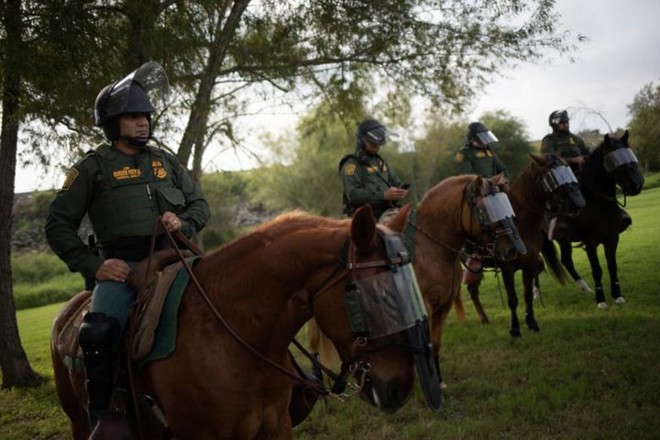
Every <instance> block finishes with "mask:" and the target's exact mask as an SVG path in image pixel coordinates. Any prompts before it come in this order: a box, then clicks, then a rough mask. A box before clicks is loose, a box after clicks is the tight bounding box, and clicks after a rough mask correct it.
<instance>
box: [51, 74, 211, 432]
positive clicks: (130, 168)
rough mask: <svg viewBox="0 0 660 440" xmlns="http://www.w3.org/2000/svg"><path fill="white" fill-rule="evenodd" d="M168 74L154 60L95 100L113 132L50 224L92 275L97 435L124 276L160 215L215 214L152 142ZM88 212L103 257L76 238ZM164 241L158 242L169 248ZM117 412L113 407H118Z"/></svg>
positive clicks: (125, 292) (87, 344)
mask: <svg viewBox="0 0 660 440" xmlns="http://www.w3.org/2000/svg"><path fill="white" fill-rule="evenodd" d="M167 88H168V81H167V75H166V74H165V72H164V70H163V69H162V67H161V66H160V65H158V64H157V63H153V62H151V63H147V64H145V65H143V66H141V67H140V68H139V69H137V70H136V71H134V72H132V73H131V74H129V75H128V76H126V77H125V78H123V79H121V80H120V81H116V82H114V83H112V84H109V85H108V86H106V87H104V88H103V89H102V90H101V91H100V93H99V94H98V96H97V98H96V102H95V104H94V117H95V121H96V125H98V126H101V127H102V128H103V133H104V134H105V137H106V138H107V140H108V143H107V144H103V145H100V146H99V147H97V148H96V149H95V150H93V151H90V152H88V153H87V154H86V155H85V157H84V158H83V159H81V160H80V161H78V162H77V163H76V164H75V165H73V167H72V168H71V169H70V170H69V173H68V175H67V177H66V179H65V181H64V184H63V186H62V188H61V189H60V190H59V191H58V193H57V195H56V197H55V199H54V200H53V201H52V203H51V205H50V210H49V214H48V218H47V220H46V226H45V232H46V237H47V239H48V243H49V245H50V246H51V248H52V249H53V251H54V252H55V253H56V254H57V255H58V256H59V257H60V258H61V259H62V260H63V261H64V262H65V263H66V264H67V266H68V267H69V269H70V270H71V271H73V272H80V273H81V274H82V275H83V276H85V278H92V279H94V280H95V281H96V286H95V287H94V290H93V292H92V301H91V306H90V311H89V313H87V314H86V315H85V317H84V320H83V324H82V325H81V327H80V331H79V342H80V346H81V348H82V351H83V361H84V366H85V375H86V378H87V391H88V394H89V414H90V422H91V425H92V427H93V426H94V425H95V424H96V422H97V421H99V420H100V421H101V423H99V424H98V425H97V426H96V428H95V430H94V432H93V433H92V438H96V436H97V435H101V436H102V434H99V432H100V431H102V429H103V428H101V426H102V425H103V421H104V419H105V416H106V415H107V414H108V413H110V411H107V410H108V407H109V405H110V402H111V399H112V396H113V392H114V387H115V382H116V379H117V371H118V364H119V362H118V361H119V357H120V354H121V352H122V350H121V347H122V345H123V336H122V335H123V334H124V330H125V329H126V327H127V321H128V314H129V308H130V306H131V304H132V303H133V302H134V300H135V292H134V291H133V290H132V289H131V288H130V286H129V285H128V284H127V283H126V279H127V277H128V275H129V274H130V272H131V270H132V268H133V267H134V266H135V265H136V264H137V262H139V261H140V260H142V259H144V258H146V257H147V256H148V255H149V250H150V244H151V234H152V230H153V226H154V223H155V220H156V219H157V218H158V217H159V216H161V218H162V220H163V222H164V223H165V224H166V225H167V228H168V229H169V230H170V231H177V230H181V231H182V232H183V233H184V234H186V235H187V236H188V237H192V236H193V235H194V234H196V233H197V232H199V231H200V230H201V229H202V228H203V227H204V225H205V224H206V222H207V221H208V219H209V212H210V211H209V205H208V203H207V202H206V199H205V198H204V195H203V194H202V191H201V189H200V188H199V187H198V185H197V184H196V183H195V182H194V181H193V180H192V178H191V177H190V175H189V174H188V172H187V171H186V169H185V168H184V167H183V166H182V165H181V164H180V163H179V162H178V160H177V158H176V157H175V156H174V155H173V154H171V153H168V152H165V151H163V150H162V149H160V148H157V147H153V146H150V145H148V142H149V139H150V138H151V137H152V133H153V131H152V128H153V127H152V123H151V114H152V113H153V111H154V107H153V105H152V100H151V99H150V96H149V93H151V94H152V99H153V98H155V97H158V96H159V95H160V96H163V95H164V94H165V93H166V92H167ZM85 215H88V216H89V220H90V222H91V224H92V227H93V229H94V233H95V234H96V239H97V243H98V245H99V247H100V255H98V254H97V253H95V252H93V251H92V250H91V249H90V248H89V247H87V246H86V245H85V243H83V241H82V240H81V239H80V238H79V236H78V233H77V232H78V228H79V227H80V223H81V221H82V220H83V217H85ZM166 246H167V244H166V243H165V241H164V240H163V239H159V240H157V241H156V248H157V249H158V248H163V247H166ZM111 416H112V415H111Z"/></svg>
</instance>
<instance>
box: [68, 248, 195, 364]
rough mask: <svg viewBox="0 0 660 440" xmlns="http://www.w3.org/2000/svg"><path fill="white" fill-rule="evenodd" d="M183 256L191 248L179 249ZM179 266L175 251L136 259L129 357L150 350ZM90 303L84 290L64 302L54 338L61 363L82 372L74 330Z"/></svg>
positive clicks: (138, 357) (141, 356)
mask: <svg viewBox="0 0 660 440" xmlns="http://www.w3.org/2000/svg"><path fill="white" fill-rule="evenodd" d="M183 255H184V257H191V256H193V255H194V254H193V253H192V252H191V251H183ZM181 268H182V263H181V262H180V261H179V256H178V255H177V253H176V251H175V250H173V249H165V250H162V251H157V252H154V254H153V256H152V259H151V261H149V259H148V258H147V259H145V260H143V261H142V262H140V263H139V264H138V266H137V267H136V268H135V270H134V271H133V273H132V274H131V276H130V277H129V279H128V283H129V284H130V285H131V287H133V288H134V289H135V291H136V294H137V299H136V301H135V303H134V305H133V309H132V311H131V318H130V322H131V325H129V331H130V334H129V335H128V338H129V341H131V345H130V347H128V349H129V350H130V352H129V355H130V357H131V359H132V360H134V361H138V362H139V361H141V360H144V359H145V358H146V357H147V355H148V354H149V353H150V351H151V348H152V346H153V343H154V340H155V336H156V328H157V327H158V323H159V320H160V316H161V313H162V311H163V305H164V304H165V300H166V298H167V295H168V292H169V290H170V287H171V286H172V283H173V282H174V280H175V279H176V276H177V274H178V273H179V270H180V269H181ZM90 303H91V291H89V290H85V291H83V292H81V293H79V294H78V295H76V296H75V297H74V298H73V299H72V300H71V301H70V302H69V303H68V304H67V305H66V307H67V308H69V309H70V311H71V312H73V313H67V314H68V315H69V316H70V319H69V321H68V322H67V323H66V325H65V326H64V328H63V329H62V332H61V333H60V335H59V337H58V339H57V341H56V346H57V349H58V351H59V353H60V354H61V355H62V357H63V360H64V364H65V365H67V367H69V368H70V369H72V370H75V371H78V372H82V371H84V368H83V362H82V350H81V348H80V346H79V344H78V330H79V329H80V325H81V324H82V320H83V317H84V316H85V314H86V313H87V312H88V311H89V307H90ZM63 313H66V312H64V311H63Z"/></svg>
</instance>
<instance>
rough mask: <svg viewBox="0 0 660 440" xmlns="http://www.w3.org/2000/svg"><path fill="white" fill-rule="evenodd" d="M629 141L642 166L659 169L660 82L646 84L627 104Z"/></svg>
mask: <svg viewBox="0 0 660 440" xmlns="http://www.w3.org/2000/svg"><path fill="white" fill-rule="evenodd" d="M628 111H629V113H630V115H631V116H632V119H631V121H630V139H631V141H630V143H631V145H632V146H633V148H634V149H635V152H636V153H637V155H638V156H639V161H640V163H641V165H642V167H643V168H644V169H645V170H648V171H653V172H654V171H658V170H660V148H658V147H657V144H658V139H660V84H658V85H655V84H654V83H649V84H646V85H645V86H644V87H643V88H642V90H640V91H639V92H638V93H637V95H635V99H634V100H633V102H632V104H630V105H629V106H628Z"/></svg>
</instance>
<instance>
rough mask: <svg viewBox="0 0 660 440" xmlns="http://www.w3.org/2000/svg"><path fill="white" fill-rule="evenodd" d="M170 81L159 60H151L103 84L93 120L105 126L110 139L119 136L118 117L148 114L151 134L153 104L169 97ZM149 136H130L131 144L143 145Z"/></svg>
mask: <svg viewBox="0 0 660 440" xmlns="http://www.w3.org/2000/svg"><path fill="white" fill-rule="evenodd" d="M168 91H169V81H168V79H167V74H166V73H165V70H163V68H162V67H161V65H160V64H158V63H156V62H153V61H151V62H148V63H146V64H143V65H142V66H140V67H139V68H138V69H136V70H134V71H133V72H131V73H130V74H128V75H127V76H126V77H124V78H122V79H121V80H119V81H116V82H114V83H112V84H109V85H108V86H106V87H104V88H103V89H102V90H101V92H99V94H98V96H97V97H96V102H95V105H94V120H95V122H96V125H100V126H102V127H103V131H104V133H105V135H106V137H107V138H108V139H109V140H117V139H119V137H120V133H119V119H118V117H119V116H120V115H123V114H129V113H138V114H145V115H146V116H147V119H149V138H150V137H151V119H150V116H151V113H152V112H153V111H154V110H155V108H154V104H156V105H162V104H163V103H164V102H165V100H166V99H167V94H168ZM149 138H146V139H143V138H140V139H129V142H130V143H131V144H134V142H135V145H144V144H146V142H147V141H148V139H149Z"/></svg>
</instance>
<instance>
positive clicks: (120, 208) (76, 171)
mask: <svg viewBox="0 0 660 440" xmlns="http://www.w3.org/2000/svg"><path fill="white" fill-rule="evenodd" d="M165 211H172V212H174V213H175V214H176V215H177V216H178V217H179V218H180V219H181V221H182V227H181V230H182V232H183V233H184V234H186V235H187V236H188V237H191V236H193V235H194V234H195V233H197V232H198V231H200V230H201V229H202V228H203V227H204V226H205V225H206V222H207V221H208V218H209V216H210V210H209V206H208V203H207V202H206V199H205V198H204V195H203V193H202V191H201V189H200V188H199V186H198V185H197V184H196V183H195V182H194V181H193V180H192V178H191V177H190V175H189V174H188V172H187V171H186V170H185V169H184V168H183V167H182V166H181V164H180V163H179V162H178V161H177V160H176V158H175V157H174V156H173V155H171V154H168V153H165V152H164V151H162V150H160V149H157V148H153V147H146V148H144V149H142V150H141V151H140V152H139V153H137V154H135V155H127V154H124V153H122V152H120V151H119V150H117V149H116V148H115V147H114V146H112V147H111V146H109V145H103V146H100V147H98V148H97V149H96V151H94V152H90V153H88V154H87V155H86V156H85V157H84V158H83V159H82V160H80V161H79V162H77V163H76V164H75V165H74V166H73V167H72V168H71V169H70V170H69V173H68V174H67V177H66V180H65V182H64V184H63V186H62V188H61V189H60V190H59V191H58V193H57V195H56V197H55V199H54V200H53V201H52V202H51V205H50V210H49V213H48V218H47V220H46V226H45V232H46V238H47V239H48V243H49V245H50V246H51V248H52V249H53V251H54V252H55V253H56V254H57V255H58V256H59V257H60V258H61V259H62V260H63V261H64V262H65V263H66V264H67V265H68V267H69V269H70V270H71V271H73V272H80V273H82V274H83V275H84V276H85V277H94V276H95V274H96V272H97V270H98V268H99V267H100V265H101V264H102V260H101V258H99V257H98V256H97V255H95V254H93V253H92V252H91V250H90V249H89V247H88V246H86V245H85V243H84V242H83V241H82V240H81V239H80V237H79V236H78V229H79V227H80V223H81V222H82V220H83V218H84V217H85V215H88V216H89V220H90V222H91V224H92V227H93V229H94V233H95V235H96V238H97V242H98V243H99V244H100V245H101V246H108V245H112V244H113V243H114V244H116V243H121V241H122V239H127V238H136V237H149V236H151V233H152V228H153V225H154V222H155V220H156V218H157V217H158V216H159V215H161V214H162V213H164V212H165Z"/></svg>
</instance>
